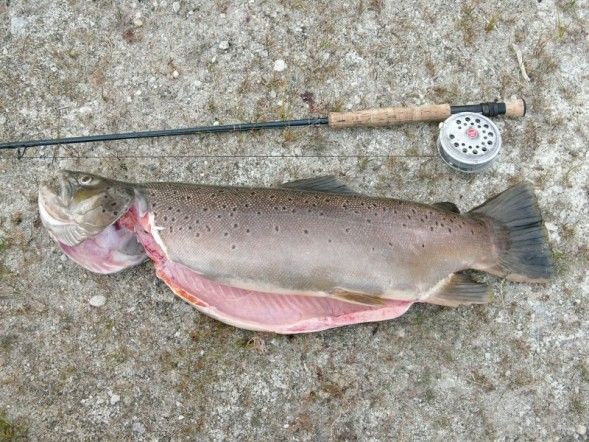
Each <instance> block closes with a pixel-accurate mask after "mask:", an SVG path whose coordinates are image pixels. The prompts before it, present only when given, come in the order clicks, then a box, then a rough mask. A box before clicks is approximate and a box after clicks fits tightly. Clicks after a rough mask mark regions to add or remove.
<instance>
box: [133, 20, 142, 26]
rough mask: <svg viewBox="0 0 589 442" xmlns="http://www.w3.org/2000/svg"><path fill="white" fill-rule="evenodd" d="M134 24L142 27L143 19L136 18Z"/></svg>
mask: <svg viewBox="0 0 589 442" xmlns="http://www.w3.org/2000/svg"><path fill="white" fill-rule="evenodd" d="M133 24H134V25H135V26H136V27H138V28H140V27H141V26H143V20H141V19H140V18H136V19H135V20H133Z"/></svg>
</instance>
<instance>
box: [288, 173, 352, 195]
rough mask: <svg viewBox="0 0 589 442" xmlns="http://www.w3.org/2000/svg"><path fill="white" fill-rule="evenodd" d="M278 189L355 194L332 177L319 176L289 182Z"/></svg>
mask: <svg viewBox="0 0 589 442" xmlns="http://www.w3.org/2000/svg"><path fill="white" fill-rule="evenodd" d="M280 187H285V188H287V189H298V190H312V191H315V192H332V193H347V194H352V193H357V192H355V191H354V190H352V189H350V188H349V187H348V186H346V185H345V184H344V183H342V182H341V181H339V180H338V179H337V178H336V177H335V176H333V175H326V176H320V177H315V178H305V179H303V180H296V181H289V182H287V183H282V184H281V185H280Z"/></svg>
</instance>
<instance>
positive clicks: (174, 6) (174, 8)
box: [172, 2, 180, 12]
mask: <svg viewBox="0 0 589 442" xmlns="http://www.w3.org/2000/svg"><path fill="white" fill-rule="evenodd" d="M172 11H174V12H179V11H180V2H174V3H172Z"/></svg>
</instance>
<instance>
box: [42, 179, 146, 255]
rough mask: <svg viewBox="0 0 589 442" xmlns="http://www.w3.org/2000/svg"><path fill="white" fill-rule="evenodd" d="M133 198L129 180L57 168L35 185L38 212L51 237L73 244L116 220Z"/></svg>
mask: <svg viewBox="0 0 589 442" xmlns="http://www.w3.org/2000/svg"><path fill="white" fill-rule="evenodd" d="M134 198H135V191H134V187H133V186H132V185H131V184H129V183H125V182H121V181H115V180H111V179H108V178H103V177H100V176H98V175H93V174H91V173H87V172H74V171H69V170H61V171H59V172H58V173H57V174H56V175H55V176H53V177H52V178H51V179H49V180H48V181H46V182H44V183H43V184H42V185H41V187H40V188H39V212H40V214H41V221H42V222H43V225H44V226H45V227H46V228H47V229H48V230H49V232H50V233H51V235H52V236H53V237H54V239H56V240H57V241H59V242H61V243H63V244H66V245H69V246H75V245H78V244H80V243H81V242H82V241H85V240H86V239H88V238H90V237H92V236H95V235H97V234H99V233H100V232H102V231H103V230H104V229H105V228H107V227H108V226H110V225H111V224H113V223H114V222H116V221H117V220H118V219H119V218H120V217H121V216H123V215H124V214H125V213H126V212H127V210H128V209H129V207H130V206H131V204H132V203H133V200H134Z"/></svg>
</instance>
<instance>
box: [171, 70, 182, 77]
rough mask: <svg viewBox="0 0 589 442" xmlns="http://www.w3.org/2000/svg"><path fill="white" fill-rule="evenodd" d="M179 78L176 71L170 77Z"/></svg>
mask: <svg viewBox="0 0 589 442" xmlns="http://www.w3.org/2000/svg"><path fill="white" fill-rule="evenodd" d="M179 76H180V73H179V72H178V71H176V70H175V71H174V72H172V77H174V78H178V77H179Z"/></svg>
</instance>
